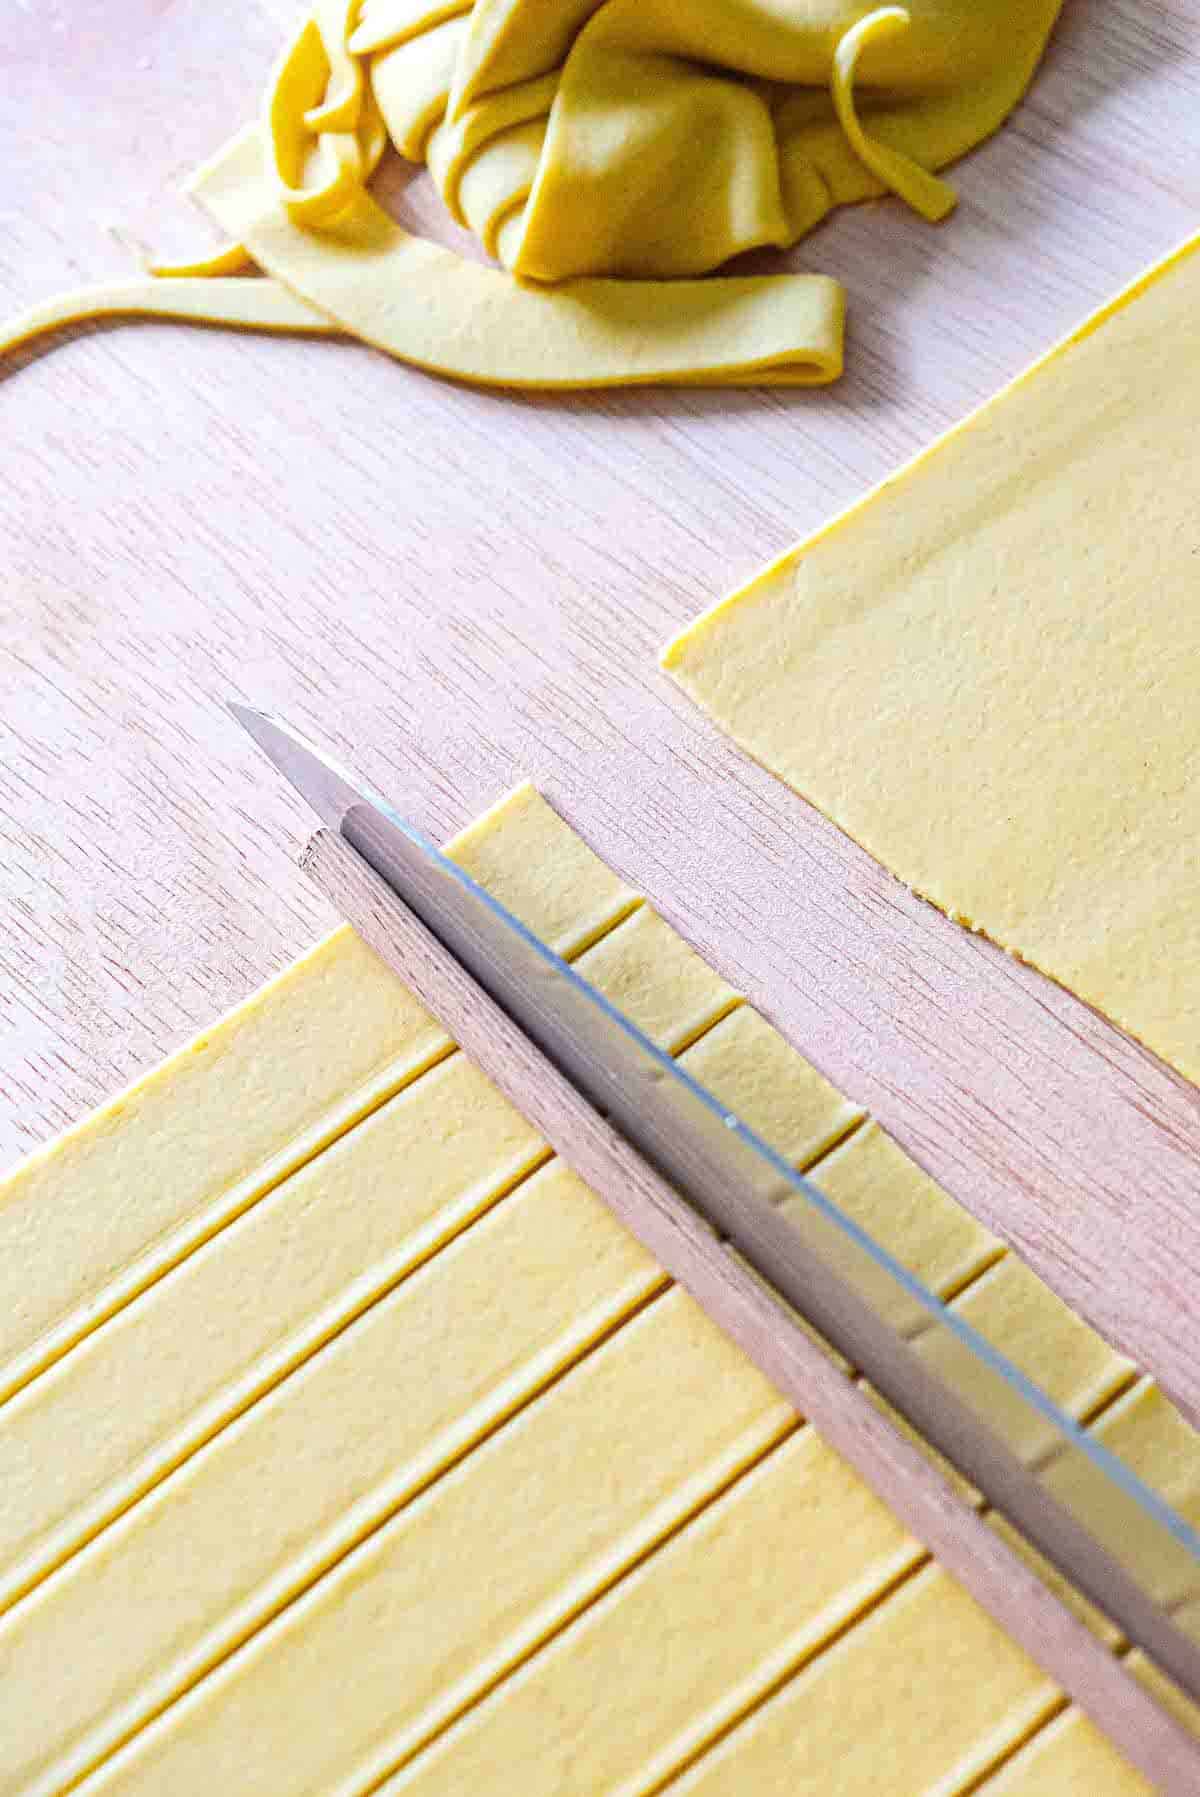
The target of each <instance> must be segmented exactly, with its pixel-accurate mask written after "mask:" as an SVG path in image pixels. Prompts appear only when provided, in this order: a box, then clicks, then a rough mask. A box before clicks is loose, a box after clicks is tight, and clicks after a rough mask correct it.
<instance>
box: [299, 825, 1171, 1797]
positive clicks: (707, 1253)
mask: <svg viewBox="0 0 1200 1797" xmlns="http://www.w3.org/2000/svg"><path fill="white" fill-rule="evenodd" d="M302 865H303V867H304V870H305V872H306V873H307V874H308V875H309V877H310V878H311V879H312V880H313V881H314V882H315V884H316V885H317V887H318V888H319V890H320V891H321V892H323V893H324V894H325V896H326V897H327V898H328V899H329V900H330V902H331V903H332V904H333V905H334V906H335V908H336V909H337V911H338V912H339V914H340V915H341V916H343V917H345V918H346V919H347V921H348V922H350V923H352V924H353V925H354V927H355V929H356V930H357V931H358V933H359V934H360V935H361V936H362V937H363V939H364V940H365V941H366V942H368V943H369V944H370V945H371V947H372V948H373V949H374V950H375V952H376V953H377V954H378V955H379V956H380V957H381V958H382V960H383V961H385V962H386V963H387V965H388V966H389V967H391V968H392V969H393V971H394V972H396V973H397V974H399V976H400V978H401V979H402V980H403V981H404V982H405V984H406V985H407V986H409V987H410V988H411V989H412V991H414V992H415V993H416V995H417V997H418V998H419V999H420V1000H421V1002H422V1004H423V1005H425V1007H426V1009H427V1010H429V1012H430V1013H431V1014H432V1015H433V1016H434V1017H435V1018H436V1019H437V1021H438V1022H439V1023H440V1024H441V1025H442V1027H443V1028H444V1029H445V1030H446V1031H447V1033H448V1034H449V1035H451V1036H452V1037H453V1038H454V1040H455V1041H456V1042H457V1043H458V1044H459V1046H460V1047H461V1049H462V1051H463V1053H464V1054H465V1055H466V1056H467V1057H468V1059H470V1060H471V1061H473V1062H474V1063H475V1064H476V1066H478V1067H479V1068H480V1069H481V1071H482V1072H484V1073H486V1074H487V1076H488V1078H489V1079H491V1080H492V1082H493V1083H494V1084H495V1085H497V1086H498V1087H499V1089H500V1091H501V1092H502V1093H503V1094H504V1096H505V1097H506V1098H507V1099H508V1100H509V1102H510V1103H511V1104H512V1105H513V1106H515V1108H516V1109H517V1110H518V1111H519V1112H520V1113H521V1114H522V1116H525V1117H528V1118H529V1120H530V1121H531V1122H532V1123H534V1124H535V1125H536V1126H537V1128H538V1131H539V1132H540V1134H541V1135H542V1136H543V1137H544V1138H545V1139H546V1141H548V1142H549V1143H550V1145H551V1147H552V1148H553V1149H554V1150H555V1152H556V1153H557V1154H558V1155H559V1157H560V1159H562V1160H563V1161H564V1162H565V1163H566V1164H567V1166H569V1167H571V1168H572V1169H573V1170H574V1171H575V1172H576V1173H578V1174H579V1175H580V1177H581V1178H582V1179H584V1180H586V1181H587V1183H588V1185H589V1186H590V1187H591V1188H592V1190H593V1191H595V1192H596V1193H597V1194H598V1196H599V1197H601V1198H602V1199H603V1200H604V1202H605V1204H607V1205H608V1207H609V1208H610V1210H612V1212H613V1213H614V1215H615V1216H616V1217H617V1219H618V1220H619V1221H620V1222H621V1223H623V1224H624V1225H625V1227H626V1228H627V1229H629V1230H631V1231H632V1233H633V1234H634V1235H635V1236H636V1237H637V1239H638V1240H639V1241H640V1242H641V1244H642V1246H643V1247H644V1248H646V1249H647V1250H648V1252H649V1253H650V1254H652V1255H653V1256H654V1258H655V1260H657V1262H658V1263H659V1265H660V1266H661V1267H663V1268H664V1269H665V1270H666V1271H667V1272H668V1273H670V1274H671V1276H672V1277H673V1278H674V1279H675V1280H676V1281H677V1282H678V1283H679V1284H680V1285H681V1286H683V1287H684V1289H685V1290H686V1291H688V1292H690V1293H691V1295H692V1296H693V1297H694V1298H695V1299H696V1300H697V1302H698V1303H699V1304H700V1305H701V1306H702V1307H703V1309H704V1310H705V1311H706V1312H707V1313H708V1315H709V1316H710V1317H712V1318H713V1320H714V1321H715V1322H716V1323H717V1324H718V1325H719V1326H720V1327H721V1328H722V1329H724V1330H725V1332H726V1334H727V1335H729V1336H730V1337H731V1338H732V1340H734V1341H735V1342H736V1343H737V1344H738V1346H739V1347H740V1348H741V1349H742V1350H743V1352H744V1353H745V1354H746V1355H747V1356H748V1357H749V1358H750V1359H751V1360H752V1361H753V1362H754V1364H755V1365H756V1366H757V1367H758V1368H759V1370H760V1371H761V1372H762V1373H764V1374H765V1375H766V1376H767V1378H768V1379H770V1380H771V1381H772V1383H773V1384H774V1385H775V1386H776V1387H777V1388H778V1390H779V1391H780V1392H782V1394H783V1395H784V1397H786V1398H787V1399H788V1401H789V1402H790V1403H791V1404H792V1405H794V1407H795V1409H796V1410H797V1412H798V1413H799V1414H800V1415H801V1416H804V1417H807V1418H808V1420H809V1421H811V1422H812V1424H813V1425H814V1427H815V1428H816V1429H817V1430H819V1432H820V1433H821V1435H823V1436H824V1438H825V1439H826V1441H828V1442H829V1443H830V1445H831V1446H832V1447H834V1448H836V1449H837V1451H838V1452H839V1453H840V1454H841V1455H842V1456H843V1458H844V1459H846V1460H847V1461H848V1462H849V1463H850V1465H851V1466H852V1467H853V1468H854V1469H855V1471H856V1472H857V1473H859V1474H860V1476H861V1477H862V1478H863V1479H865V1480H866V1482H867V1483H868V1484H869V1485H870V1486H871V1487H872V1489H873V1490H874V1491H875V1492H876V1493H877V1494H878V1495H879V1496H880V1497H881V1498H883V1500H884V1501H885V1502H886V1503H887V1504H888V1505H889V1506H890V1508H891V1509H892V1510H893V1511H894V1512H895V1514H896V1515H897V1516H898V1517H899V1518H900V1520H901V1521H902V1522H903V1523H904V1524H905V1525H906V1526H907V1527H908V1528H909V1529H910V1530H911V1531H912V1533H913V1534H914V1535H915V1536H916V1537H917V1539H918V1540H919V1541H921V1542H922V1543H923V1544H924V1545H925V1546H926V1547H927V1548H929V1549H930V1550H931V1551H932V1552H933V1553H935V1554H936V1555H937V1557H938V1559H939V1560H940V1561H941V1562H942V1564H943V1565H944V1566H945V1567H946V1568H947V1570H948V1571H950V1572H952V1573H953V1574H954V1575H955V1576H956V1577H957V1578H958V1579H959V1581H960V1582H961V1583H962V1584H963V1585H964V1586H965V1587H966V1589H967V1590H968V1591H970V1593H971V1594H972V1596H973V1597H975V1598H976V1599H978V1601H979V1602H980V1603H981V1604H982V1605H983V1606H984V1608H985V1609H986V1610H987V1611H988V1612H989V1613H990V1614H991V1615H992V1616H993V1617H994V1618H995V1620H996V1621H997V1622H998V1623H999V1624H1000V1626H1001V1627H1002V1628H1003V1629H1005V1630H1006V1631H1007V1633H1008V1634H1010V1635H1011V1636H1012V1637H1013V1639H1014V1640H1016V1641H1018V1642H1019V1643H1020V1644H1021V1646H1022V1647H1024V1648H1025V1650H1026V1652H1027V1653H1029V1654H1030V1655H1031V1656H1032V1657H1033V1658H1034V1659H1036V1660H1037V1661H1038V1662H1039V1663H1040V1665H1041V1666H1042V1667H1043V1669H1044V1670H1045V1671H1046V1672H1048V1673H1049V1674H1050V1675H1051V1677H1052V1678H1054V1679H1056V1680H1057V1682H1058V1683H1059V1684H1060V1685H1061V1686H1062V1688H1063V1689H1064V1690H1065V1691H1067V1692H1068V1693H1069V1694H1070V1696H1072V1697H1073V1698H1074V1699H1075V1701H1076V1702H1077V1703H1078V1704H1079V1706H1080V1708H1081V1709H1083V1710H1085V1711H1086V1712H1087V1713H1088V1715H1090V1716H1091V1718H1092V1720H1093V1721H1094V1722H1096V1723H1097V1725H1098V1726H1099V1727H1101V1728H1103V1729H1104V1731H1105V1733H1106V1734H1108V1735H1109V1736H1110V1737H1111V1739H1112V1740H1113V1741H1114V1742H1115V1744H1116V1745H1117V1746H1118V1747H1119V1748H1120V1749H1121V1751H1122V1752H1123V1753H1124V1754H1125V1755H1126V1756H1127V1757H1128V1758H1129V1759H1130V1760H1131V1761H1132V1762H1133V1764H1134V1765H1136V1766H1137V1767H1138V1768H1139V1770H1141V1771H1142V1772H1144V1773H1145V1775H1146V1777H1147V1778H1149V1779H1150V1780H1151V1782H1152V1783H1153V1785H1154V1788H1155V1789H1156V1790H1159V1791H1164V1792H1168V1793H1178V1794H1179V1797H1187V1794H1189V1793H1191V1792H1194V1791H1195V1789H1196V1786H1197V1783H1198V1782H1200V1741H1197V1740H1196V1739H1195V1738H1194V1737H1193V1736H1192V1735H1191V1734H1190V1732H1189V1731H1188V1730H1187V1729H1185V1728H1184V1727H1183V1726H1182V1725H1181V1724H1179V1723H1177V1722H1175V1721H1174V1720H1173V1719H1172V1718H1171V1717H1170V1716H1169V1715H1168V1714H1167V1713H1166V1711H1164V1710H1162V1709H1161V1708H1160V1707H1159V1705H1158V1704H1157V1703H1156V1702H1155V1701H1154V1699H1153V1698H1152V1697H1151V1696H1150V1695H1149V1693H1148V1692H1147V1691H1145V1690H1143V1688H1142V1687H1141V1686H1140V1685H1139V1684H1138V1683H1137V1681H1136V1679H1134V1677H1133V1676H1132V1674H1131V1673H1130V1672H1129V1671H1128V1670H1127V1669H1126V1667H1125V1665H1124V1664H1123V1662H1121V1661H1120V1660H1118V1659H1116V1658H1114V1656H1113V1655H1112V1653H1111V1652H1110V1651H1109V1648H1108V1647H1107V1645H1106V1644H1105V1643H1104V1641H1103V1640H1102V1639H1100V1637H1099V1636H1097V1635H1095V1634H1093V1632H1092V1630H1091V1629H1090V1628H1089V1627H1088V1626H1087V1625H1086V1624H1085V1623H1084V1622H1082V1621H1081V1620H1080V1619H1079V1618H1078V1617H1077V1616H1076V1615H1075V1614H1074V1613H1073V1612H1072V1611H1071V1610H1070V1609H1069V1608H1068V1607H1067V1605H1066V1604H1065V1603H1064V1602H1063V1601H1062V1600H1061V1599H1060V1598H1059V1597H1057V1596H1056V1595H1055V1594H1054V1593H1053V1592H1052V1591H1050V1589H1049V1588H1048V1586H1046V1585H1043V1584H1042V1582H1041V1580H1040V1579H1039V1578H1038V1577H1037V1576H1036V1574H1035V1573H1034V1572H1032V1571H1031V1569H1030V1568H1029V1567H1028V1566H1026V1565H1025V1563H1024V1561H1023V1560H1022V1559H1021V1558H1020V1556H1019V1555H1018V1554H1017V1553H1016V1552H1015V1551H1014V1550H1013V1549H1012V1548H1011V1547H1009V1546H1008V1544H1007V1543H1006V1542H1004V1541H1003V1540H1002V1539H1001V1538H1000V1536H999V1535H997V1534H996V1533H995V1532H994V1531H993V1530H992V1529H991V1528H989V1526H988V1524H987V1522H986V1521H985V1520H984V1518H983V1517H982V1516H981V1515H980V1514H979V1513H978V1512H977V1511H976V1510H975V1509H974V1508H973V1507H972V1506H971V1505H970V1504H969V1503H968V1502H967V1500H966V1499H965V1498H964V1497H963V1496H962V1495H961V1494H960V1493H958V1492H955V1491H953V1490H952V1489H951V1487H950V1486H949V1484H948V1483H947V1482H946V1481H945V1479H943V1478H942V1476H941V1475H940V1474H939V1473H938V1472H937V1471H936V1470H935V1469H934V1467H933V1466H932V1465H931V1464H930V1463H929V1462H928V1461H927V1460H926V1459H925V1457H924V1456H923V1455H922V1453H921V1452H920V1450H919V1449H917V1448H916V1447H914V1446H913V1444H912V1443H911V1442H908V1441H906V1440H905V1439H904V1438H903V1436H902V1435H901V1434H900V1433H899V1432H898V1431H897V1429H896V1428H895V1427H894V1426H893V1425H892V1423H891V1422H889V1421H888V1420H887V1418H886V1417H884V1416H883V1415H882V1414H881V1413H880V1412H879V1410H877V1409H876V1408H875V1406H874V1405H873V1404H872V1403H871V1401H870V1399H869V1398H868V1397H867V1395H866V1393H865V1392H864V1391H863V1390H861V1389H860V1388H859V1387H858V1386H857V1385H855V1384H854V1383H852V1382H851V1381H850V1380H849V1379H848V1378H847V1376H846V1374H845V1373H844V1372H843V1370H842V1368H841V1367H840V1366H839V1365H837V1364H836V1363H835V1362H834V1361H833V1360H832V1359H831V1358H829V1356H828V1355H827V1353H826V1352H825V1350H824V1349H822V1348H821V1347H819V1346H818V1345H817V1343H816V1342H815V1341H814V1340H813V1338H812V1337H811V1336H810V1335H809V1334H808V1333H807V1331H806V1330H805V1328H804V1326H803V1325H802V1324H801V1323H800V1322H799V1320H798V1319H797V1318H796V1317H795V1316H794V1315H793V1314H792V1312H790V1311H788V1310H786V1309H784V1308H783V1307H782V1306H781V1305H779V1304H778V1303H776V1301H775V1299H774V1298H773V1297H772V1296H771V1294H770V1292H769V1291H768V1290H767V1289H766V1287H765V1286H764V1285H763V1284H762V1283H761V1282H760V1280H759V1279H758V1278H757V1277H756V1276H755V1274H754V1273H753V1272H751V1271H750V1268H749V1267H748V1266H747V1265H746V1264H745V1263H744V1262H743V1261H741V1260H740V1259H739V1258H738V1257H737V1256H736V1255H735V1254H733V1253H732V1252H731V1251H730V1250H729V1248H727V1247H726V1246H724V1245H723V1243H722V1241H721V1240H720V1239H719V1238H718V1236H716V1235H715V1234H714V1233H713V1231H712V1230H711V1229H710V1228H709V1227H708V1226H707V1225H706V1224H705V1223H703V1222H701V1220H700V1219H699V1217H698V1216H697V1215H696V1214H695V1213H694V1212H693V1211H692V1210H691V1209H690V1208H689V1206H688V1205H687V1204H685V1203H684V1202H683V1200H682V1199H681V1198H680V1197H679V1196H678V1194H677V1193H676V1192H675V1191H674V1190H673V1189H672V1187H671V1186H670V1185H669V1184H668V1182H667V1181H666V1180H664V1179H663V1178H662V1177H661V1176H660V1175H659V1174H658V1173H657V1172H656V1171H655V1169H654V1167H653V1166H651V1164H650V1163H649V1162H648V1161H647V1160H645V1159H643V1157H642V1155H641V1154H640V1153H639V1152H638V1150H637V1149H635V1148H634V1147H632V1146H631V1144H630V1143H629V1142H628V1141H626V1140H625V1139H624V1138H623V1137H622V1136H621V1135H619V1134H618V1133H617V1131H616V1130H615V1129H614V1128H613V1126H612V1125H611V1124H610V1123H609V1122H608V1121H607V1119H606V1118H604V1117H602V1116H601V1115H600V1113H599V1112H598V1111H596V1110H594V1109H593V1108H592V1106H591V1105H590V1104H589V1103H588V1101H587V1100H586V1099H585V1098H583V1097H581V1096H580V1094H579V1093H578V1092H577V1091H576V1090H575V1089H574V1087H573V1086H572V1085H571V1083H570V1081H569V1080H568V1079H567V1078H566V1076H565V1075H564V1074H562V1073H560V1072H559V1071H558V1069H557V1068H556V1067H555V1066H554V1065H553V1063H552V1062H551V1061H549V1060H547V1059H546V1057H545V1056H544V1055H543V1054H542V1053H541V1051H540V1050H539V1049H538V1048H537V1047H536V1046H535V1045H534V1044H533V1043H532V1042H531V1041H530V1040H529V1039H528V1038H527V1037H526V1036H525V1035H524V1034H523V1032H522V1031H521V1030H520V1029H519V1028H518V1026H517V1025H516V1024H514V1023H513V1022H512V1021H511V1019H510V1018H509V1017H508V1016H507V1015H506V1014H505V1012H504V1011H503V1010H502V1009H501V1008H500V1006H499V1005H498V1004H497V1003H495V1001H494V1000H493V999H491V998H490V997H489V996H488V994H487V993H486V992H485V991H484V990H483V988H482V987H480V986H479V985H477V984H476V982H475V981H474V980H473V979H472V978H471V976H470V974H468V973H467V972H466V970H465V969H464V968H463V967H462V966H460V964H459V963H458V962H457V961H456V960H455V959H454V957H453V955H451V954H450V953H449V952H448V951H447V950H446V949H444V948H443V947H442V945H441V944H440V943H439V942H438V940H437V939H436V937H435V936H433V935H432V933H431V932H430V931H429V930H428V929H427V928H426V926H425V925H424V924H423V923H422V922H421V921H420V920H419V918H417V917H416V916H414V915H413V913H412V912H411V911H409V910H408V908H407V906H405V905H404V904H403V903H402V902H401V901H400V900H399V899H398V898H397V897H396V896H395V894H394V893H392V892H391V891H390V890H389V888H388V887H387V885H386V884H385V883H384V882H383V881H382V880H381V879H380V878H379V876H378V875H377V874H375V873H374V872H373V871H372V870H371V868H370V867H369V866H368V865H367V864H366V863H365V862H364V861H362V860H361V859H360V857H359V856H358V855H357V854H356V853H355V851H354V850H353V849H352V848H351V847H350V846H349V844H347V843H346V842H344V841H343V840H342V839H341V837H339V836H337V835H335V834H334V833H333V832H331V831H329V830H320V831H318V832H317V834H316V835H315V836H314V837H313V838H312V840H311V841H310V842H309V844H308V845H307V847H306V849H305V851H304V855H303V857H302ZM763 1208H764V1210H765V1211H766V1216H767V1220H768V1221H770V1222H772V1223H774V1222H776V1221H777V1220H778V1214H777V1213H775V1212H772V1211H770V1210H769V1209H767V1207H765V1206H764V1207H763ZM755 1233H756V1232H755V1230H754V1228H753V1227H752V1228H751V1230H750V1235H751V1237H753V1236H754V1234H755ZM769 1233H770V1234H771V1235H773V1236H775V1240H773V1241H771V1242H770V1244H769V1252H767V1253H765V1254H764V1255H763V1257H762V1258H761V1259H757V1261H756V1262H755V1263H753V1264H757V1266H758V1270H759V1272H760V1273H762V1274H763V1275H764V1276H766V1277H772V1275H773V1269H774V1267H775V1266H776V1265H780V1266H781V1270H786V1263H787V1262H788V1261H789V1260H790V1259H791V1258H792V1253H791V1244H790V1243H789V1242H788V1241H787V1240H786V1239H785V1238H786V1237H787V1235H788V1233H789V1229H788V1226H787V1225H786V1223H785V1224H784V1227H783V1230H782V1232H778V1231H776V1230H771V1231H770V1232H769ZM796 1240H797V1242H798V1241H799V1237H798V1236H797V1237H796ZM765 1246H767V1244H766V1243H764V1247H765Z"/></svg>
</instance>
